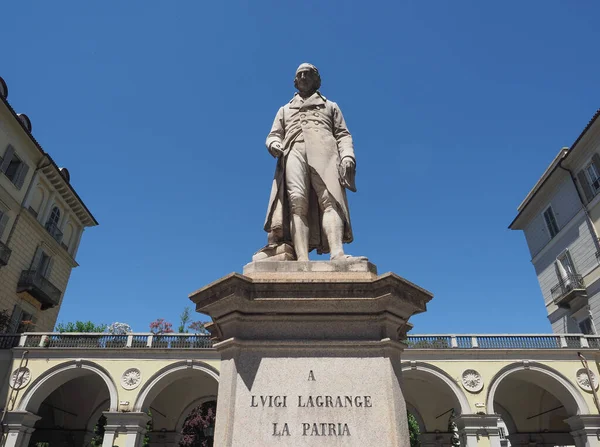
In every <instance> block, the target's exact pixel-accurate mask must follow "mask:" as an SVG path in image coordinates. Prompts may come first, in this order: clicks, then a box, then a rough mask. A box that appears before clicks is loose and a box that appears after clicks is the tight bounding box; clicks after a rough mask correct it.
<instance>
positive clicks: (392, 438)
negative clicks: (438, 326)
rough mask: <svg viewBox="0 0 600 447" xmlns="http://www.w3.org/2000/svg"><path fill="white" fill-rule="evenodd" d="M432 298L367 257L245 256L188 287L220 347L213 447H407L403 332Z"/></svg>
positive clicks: (191, 296) (217, 346) (191, 297)
mask: <svg viewBox="0 0 600 447" xmlns="http://www.w3.org/2000/svg"><path fill="white" fill-rule="evenodd" d="M431 298H432V295H431V294H430V293H429V292H427V291H426V290H423V289H421V288H420V287H418V286H416V285H414V284H412V283H410V282H408V281H406V280H405V279H403V278H400V277H399V276H397V275H394V274H392V273H386V274H384V275H380V276H378V275H377V271H376V267H375V266H374V265H373V264H371V263H369V262H366V261H363V262H355V263H347V262H325V261H309V262H278V261H263V262H254V263H251V264H248V265H247V266H246V267H245V268H244V275H240V274H235V273H234V274H231V275H228V276H226V277H224V278H222V279H220V280H218V281H216V282H214V283H212V284H210V285H208V286H206V287H204V288H203V289H200V290H198V291H197V292H195V293H193V294H192V295H190V299H192V301H194V303H196V310H197V311H199V312H203V313H206V314H208V315H210V316H211V317H212V319H213V324H212V325H211V326H210V327H209V329H210V330H211V333H212V335H213V336H214V337H215V338H216V340H217V341H218V343H216V345H215V348H216V349H217V350H218V351H219V352H220V353H221V358H222V360H221V377H220V382H219V395H218V401H217V408H218V413H217V426H216V433H215V446H217V447H229V446H236V447H237V446H244V447H247V446H261V447H264V446H275V445H277V446H312V445H314V446H317V445H318V446H327V445H330V446H334V445H336V446H339V445H344V446H361V447H362V446H377V447H392V446H394V447H397V446H407V447H408V446H409V440H408V426H407V423H406V407H405V403H404V397H403V395H402V389H401V376H400V374H401V372H400V371H401V368H400V355H401V353H402V350H403V348H404V344H403V343H402V340H404V339H405V336H406V331H407V330H408V329H409V328H410V327H411V326H410V325H409V323H408V319H409V317H410V316H411V315H413V314H415V313H419V312H423V311H425V308H426V303H427V302H428V301H429V300H430V299H431Z"/></svg>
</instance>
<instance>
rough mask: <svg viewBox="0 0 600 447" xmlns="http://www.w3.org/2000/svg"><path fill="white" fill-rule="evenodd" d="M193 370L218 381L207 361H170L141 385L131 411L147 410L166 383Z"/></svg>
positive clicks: (213, 369) (187, 374)
mask: <svg viewBox="0 0 600 447" xmlns="http://www.w3.org/2000/svg"><path fill="white" fill-rule="evenodd" d="M190 370H191V371H190ZM193 371H200V372H201V373H203V374H205V375H207V376H209V377H211V378H213V379H214V380H215V381H216V382H217V383H219V373H218V371H217V370H216V369H215V368H213V367H212V366H210V365H208V364H207V363H204V362H200V361H191V360H187V361H185V360H184V361H181V362H176V363H172V364H171V365H168V366H166V367H164V368H162V369H160V370H159V371H157V372H156V373H155V374H154V375H153V376H152V377H150V379H148V381H147V382H146V383H145V384H144V385H143V386H142V389H141V390H140V392H139V394H138V396H137V398H136V401H135V405H134V410H133V411H138V412H144V411H147V410H148V407H149V405H150V403H152V401H153V400H154V398H155V397H156V396H157V395H158V394H159V393H160V392H161V391H162V390H164V389H165V388H166V387H167V386H168V385H170V384H171V383H173V382H174V381H176V380H177V379H180V378H184V377H187V376H189V375H190V372H192V373H193Z"/></svg>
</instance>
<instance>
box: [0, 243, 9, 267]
mask: <svg viewBox="0 0 600 447" xmlns="http://www.w3.org/2000/svg"><path fill="white" fill-rule="evenodd" d="M10 254H11V250H10V248H8V245H6V244H5V243H3V242H1V241H0V267H2V266H4V265H7V264H8V260H9V259H10Z"/></svg>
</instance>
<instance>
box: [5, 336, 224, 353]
mask: <svg viewBox="0 0 600 447" xmlns="http://www.w3.org/2000/svg"><path fill="white" fill-rule="evenodd" d="M10 336H14V335H10ZM0 337H1V336H0ZM6 337H8V335H6ZM17 338H19V342H18V346H22V347H26V348H36V347H40V348H84V349H93V348H99V349H108V348H116V349H124V348H134V349H140V348H141V349H208V348H212V341H211V339H210V337H209V336H208V335H200V334H165V335H154V334H148V333H132V334H126V335H111V334H106V333H85V332H64V333H59V332H44V333H40V332H25V333H23V334H21V335H19V336H17ZM0 343H1V338H0ZM1 346H2V345H1V344H0V347H1ZM15 346H16V345H15ZM7 347H9V346H7Z"/></svg>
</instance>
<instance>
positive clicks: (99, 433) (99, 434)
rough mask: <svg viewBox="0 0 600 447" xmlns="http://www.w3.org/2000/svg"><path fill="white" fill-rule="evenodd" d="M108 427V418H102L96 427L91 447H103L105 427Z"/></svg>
mask: <svg viewBox="0 0 600 447" xmlns="http://www.w3.org/2000/svg"><path fill="white" fill-rule="evenodd" d="M105 426H106V416H104V415H102V416H100V419H98V422H97V423H96V426H95V427H94V437H93V438H92V441H91V442H90V447H102V441H103V440H104V427H105Z"/></svg>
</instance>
